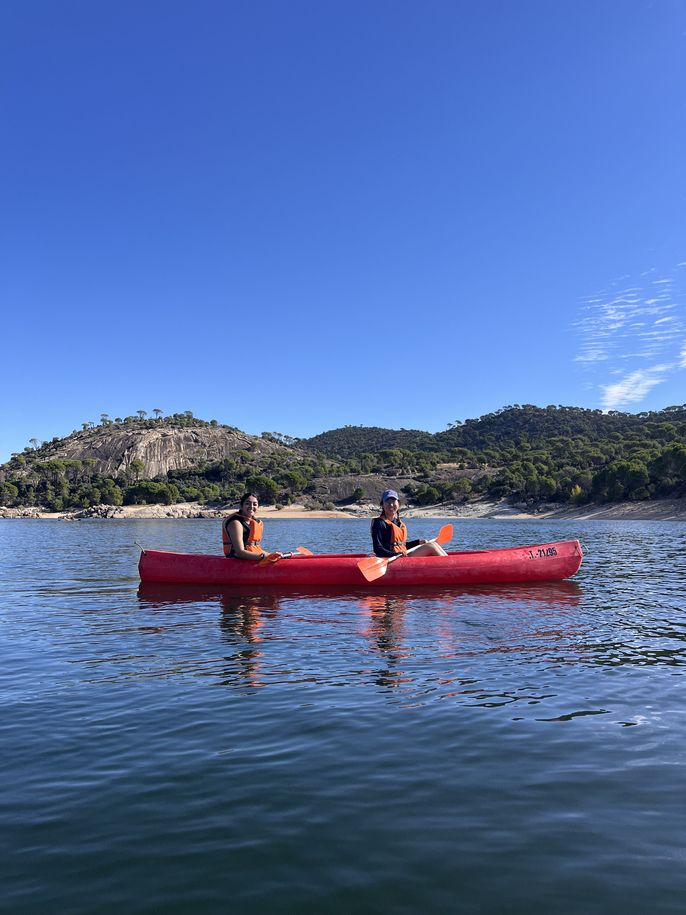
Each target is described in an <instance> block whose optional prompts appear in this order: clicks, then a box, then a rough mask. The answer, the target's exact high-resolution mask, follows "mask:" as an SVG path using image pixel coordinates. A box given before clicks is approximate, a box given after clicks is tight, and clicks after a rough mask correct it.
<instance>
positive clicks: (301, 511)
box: [0, 499, 686, 521]
mask: <svg viewBox="0 0 686 915" xmlns="http://www.w3.org/2000/svg"><path fill="white" fill-rule="evenodd" d="M235 510H236V508H235V506H226V505H222V506H216V507H208V506H206V505H200V504H199V503H197V502H185V503H181V504H179V505H126V506H121V507H115V506H111V505H97V506H94V507H93V508H86V509H83V510H81V511H72V512H41V511H40V510H39V509H37V508H3V507H0V518H38V519H49V520H62V521H78V520H84V519H89V518H107V519H113V520H116V519H123V520H126V519H156V518H160V519H161V518H176V519H181V518H222V517H225V516H226V515H228V514H231V513H232V512H234V511H235ZM377 512H378V507H377V506H376V505H373V504H371V503H369V504H367V505H354V506H350V507H347V508H345V509H336V510H333V511H324V510H323V509H322V510H319V509H307V508H305V506H304V505H297V504H295V505H289V506H287V507H284V508H276V507H274V506H271V505H265V506H262V507H261V508H260V517H261V518H262V519H263V520H265V521H297V520H312V519H317V518H322V519H325V518H372V517H374V515H375V514H376V513H377ZM403 516H404V517H405V518H459V519H462V520H469V519H480V518H490V519H493V520H498V521H501V520H510V521H525V520H526V521H530V520H534V519H539V518H540V519H552V518H559V519H569V520H572V521H573V520H577V521H589V520H599V521H605V520H625V521H626V520H636V521H645V520H652V521H686V499H662V500H659V501H654V502H617V503H612V504H608V505H580V506H560V505H555V504H550V505H540V506H537V507H536V508H535V509H530V508H527V507H526V506H518V505H512V504H511V503H508V502H487V501H475V502H469V503H467V504H465V505H448V504H444V505H430V506H427V507H423V508H407V509H405V510H404V511H403Z"/></svg>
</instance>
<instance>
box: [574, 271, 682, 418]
mask: <svg viewBox="0 0 686 915" xmlns="http://www.w3.org/2000/svg"><path fill="white" fill-rule="evenodd" d="M684 267H686V261H684V262H682V263H680V264H677V266H676V267H675V268H674V270H673V271H671V272H670V273H668V274H667V275H663V276H660V275H659V274H658V272H657V270H656V268H654V267H651V268H650V269H648V270H645V271H644V272H643V273H642V274H641V275H640V277H639V281H638V282H636V283H633V282H631V278H630V277H626V276H624V277H621V278H620V279H618V280H615V281H614V282H612V283H610V284H609V286H608V287H607V289H603V290H601V291H599V292H598V293H595V294H594V295H591V296H588V297H587V298H585V299H582V300H581V302H580V312H579V317H578V320H577V321H576V322H575V327H576V330H577V333H578V336H579V350H578V352H577V355H576V356H575V361H576V362H578V363H580V365H581V367H582V368H583V369H584V371H585V372H586V373H587V374H589V375H591V376H592V378H591V382H592V386H593V387H594V388H596V390H597V391H598V396H599V400H600V402H601V405H602V408H603V409H604V410H616V409H619V408H620V407H626V406H630V405H632V404H638V403H640V402H641V401H642V400H643V399H644V398H645V397H646V395H647V394H648V392H649V391H651V390H652V389H653V388H654V387H656V386H657V385H659V384H662V383H663V382H664V381H666V380H667V379H668V378H669V377H670V376H671V375H672V374H673V373H674V372H676V371H680V370H682V369H686V271H684Z"/></svg>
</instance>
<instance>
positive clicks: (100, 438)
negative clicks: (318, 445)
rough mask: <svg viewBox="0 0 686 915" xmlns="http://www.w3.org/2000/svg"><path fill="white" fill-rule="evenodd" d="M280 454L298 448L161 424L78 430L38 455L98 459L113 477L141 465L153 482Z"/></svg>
mask: <svg viewBox="0 0 686 915" xmlns="http://www.w3.org/2000/svg"><path fill="white" fill-rule="evenodd" d="M275 452H279V453H283V452H288V453H289V454H291V455H293V453H294V449H292V448H286V447H285V446H284V445H280V444H279V443H278V442H275V441H272V440H269V439H263V438H257V437H256V436H253V435H248V434H247V433H245V432H241V431H239V430H238V429H233V428H231V427H227V426H208V425H198V426H186V427H182V428H175V427H170V426H165V425H164V424H162V423H160V427H159V428H145V427H142V428H136V427H131V426H129V425H123V426H108V427H106V428H103V427H102V426H98V427H97V428H95V429H87V430H85V431H83V432H76V433H74V434H73V435H70V436H68V437H67V438H64V439H62V440H60V441H58V442H55V443H53V444H48V445H44V446H43V448H42V449H41V451H40V455H39V456H38V455H37V457H38V459H39V460H41V461H50V460H63V461H64V460H78V461H83V460H88V459H90V460H94V461H95V464H94V465H93V471H94V472H95V473H98V474H102V475H103V476H111V477H119V476H124V475H125V474H126V473H127V471H128V470H129V468H130V467H131V464H132V462H133V461H141V462H142V463H143V465H144V468H145V469H144V470H143V471H142V472H141V473H140V477H141V478H146V479H151V478H153V477H160V476H162V477H163V476H165V475H166V474H167V473H169V471H173V470H188V469H190V468H192V467H197V466H198V465H202V464H203V463H206V462H213V461H221V460H223V459H224V458H230V459H235V458H236V456H237V455H240V454H244V455H250V456H252V457H253V458H259V457H263V456H266V455H269V454H273V453H275ZM296 453H299V452H296Z"/></svg>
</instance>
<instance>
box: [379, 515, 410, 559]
mask: <svg viewBox="0 0 686 915" xmlns="http://www.w3.org/2000/svg"><path fill="white" fill-rule="evenodd" d="M383 520H384V521H385V522H386V524H387V525H388V526H389V527H390V529H391V544H390V548H391V549H392V550H393V552H394V553H407V546H406V545H405V544H406V543H407V526H406V524H405V522H404V521H401V520H400V518H398V520H397V521H389V520H388V519H387V518H384V519H383Z"/></svg>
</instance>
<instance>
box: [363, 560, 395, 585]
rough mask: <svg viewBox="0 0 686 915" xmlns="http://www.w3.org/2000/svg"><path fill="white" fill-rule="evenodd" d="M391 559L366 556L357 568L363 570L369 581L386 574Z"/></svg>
mask: <svg viewBox="0 0 686 915" xmlns="http://www.w3.org/2000/svg"><path fill="white" fill-rule="evenodd" d="M389 562H390V559H383V557H381V556H365V558H364V559H360V561H359V562H358V563H357V568H358V569H359V570H360V572H362V574H363V575H364V577H365V578H366V579H367V581H376V579H377V578H381V576H382V575H385V574H386V569H387V568H388V563H389Z"/></svg>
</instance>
